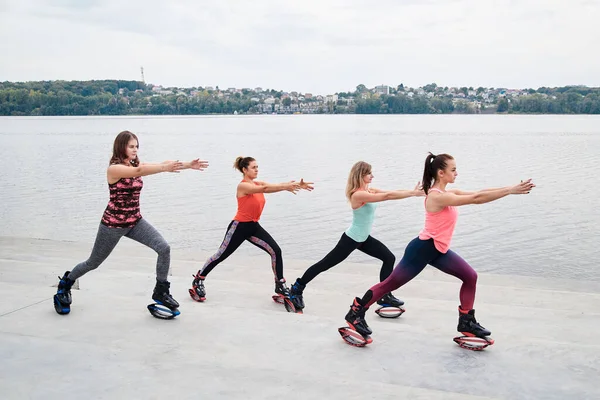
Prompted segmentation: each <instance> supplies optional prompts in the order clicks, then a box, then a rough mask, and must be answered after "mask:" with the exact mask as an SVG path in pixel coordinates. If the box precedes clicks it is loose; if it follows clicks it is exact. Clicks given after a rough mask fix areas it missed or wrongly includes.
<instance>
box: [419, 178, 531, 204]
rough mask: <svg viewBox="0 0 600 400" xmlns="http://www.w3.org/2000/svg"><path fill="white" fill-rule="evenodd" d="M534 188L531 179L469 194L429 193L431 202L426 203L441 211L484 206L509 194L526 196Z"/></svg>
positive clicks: (450, 192)
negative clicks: (476, 205)
mask: <svg viewBox="0 0 600 400" xmlns="http://www.w3.org/2000/svg"><path fill="white" fill-rule="evenodd" d="M534 187H535V184H534V183H533V182H532V181H531V179H528V180H526V181H524V182H523V181H522V182H521V183H519V184H517V185H514V186H506V187H503V188H497V189H484V190H480V191H478V192H474V193H471V194H456V193H453V192H452V191H447V192H445V193H438V192H431V196H430V197H431V200H428V201H432V202H433V203H432V206H433V207H434V208H436V209H442V208H444V207H447V206H464V205H467V204H484V203H489V202H491V201H494V200H498V199H501V198H503V197H506V196H508V195H509V194H527V193H529V192H530V191H531V189H533V188H534ZM463 193H467V192H463Z"/></svg>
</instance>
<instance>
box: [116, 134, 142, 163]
mask: <svg viewBox="0 0 600 400" xmlns="http://www.w3.org/2000/svg"><path fill="white" fill-rule="evenodd" d="M131 139H135V140H136V141H137V142H138V148H139V145H140V141H139V140H138V138H137V136H135V134H134V133H131V132H129V131H123V132H121V133H119V134H118V135H117V137H116V138H115V143H114V144H113V155H112V157H111V159H110V165H112V164H123V163H125V160H126V159H127V145H128V144H129V141H130V140H131ZM130 163H131V165H132V166H134V167H137V166H138V165H140V159H139V158H138V156H137V155H136V156H135V159H134V160H131V161H130Z"/></svg>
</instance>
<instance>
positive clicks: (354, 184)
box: [346, 161, 371, 200]
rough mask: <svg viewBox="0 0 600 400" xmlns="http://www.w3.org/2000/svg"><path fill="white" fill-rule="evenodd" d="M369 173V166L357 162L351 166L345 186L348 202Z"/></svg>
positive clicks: (362, 162) (365, 163)
mask: <svg viewBox="0 0 600 400" xmlns="http://www.w3.org/2000/svg"><path fill="white" fill-rule="evenodd" d="M370 173H371V164H369V163H367V162H364V161H359V162H357V163H356V164H354V165H353V166H352V168H351V169H350V174H349V175H348V183H347V184H346V197H347V198H348V200H350V197H351V196H352V193H354V192H356V190H358V188H360V187H361V186H362V184H363V177H364V176H365V175H368V174H370Z"/></svg>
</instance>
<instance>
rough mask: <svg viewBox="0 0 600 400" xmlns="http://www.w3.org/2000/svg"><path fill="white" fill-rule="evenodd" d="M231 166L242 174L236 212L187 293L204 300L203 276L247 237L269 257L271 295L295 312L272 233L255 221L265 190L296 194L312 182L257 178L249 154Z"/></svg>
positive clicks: (310, 188)
mask: <svg viewBox="0 0 600 400" xmlns="http://www.w3.org/2000/svg"><path fill="white" fill-rule="evenodd" d="M233 167H234V168H236V169H237V170H238V171H240V172H241V173H242V174H243V178H242V181H241V182H240V183H239V184H238V186H237V196H236V197H237V203H238V208H237V213H236V215H235V217H234V218H233V221H231V222H230V223H229V226H228V227H227V231H226V233H225V238H224V239H223V242H222V243H221V246H220V247H219V249H218V250H217V252H216V253H215V254H214V255H213V256H211V257H210V258H209V259H208V260H206V262H205V263H204V266H203V267H202V269H200V270H199V271H198V273H197V274H196V275H195V276H194V280H193V281H192V288H191V289H190V290H189V292H190V296H191V297H192V299H194V300H196V301H199V302H203V301H204V300H206V289H205V287H204V279H205V278H206V275H208V274H209V272H210V271H212V270H213V268H215V267H216V266H217V265H219V264H220V263H221V262H223V261H225V259H227V257H229V256H230V255H231V254H233V252H234V251H235V250H236V249H237V248H238V247H240V245H241V244H242V243H243V242H244V241H246V240H247V241H248V242H250V243H252V244H253V245H255V246H256V247H258V248H260V249H262V250H264V251H265V252H267V253H269V255H270V256H271V267H272V269H273V275H274V276H275V296H273V299H274V300H276V301H278V302H280V303H284V304H286V309H288V311H296V310H295V309H294V307H293V304H292V303H291V301H290V300H289V290H288V288H287V286H286V284H285V278H284V277H283V258H282V256H281V249H280V248H279V246H278V245H277V242H275V240H274V239H273V238H272V237H271V235H269V233H268V232H267V231H266V230H265V229H264V228H263V227H262V226H260V224H259V222H258V221H259V220H260V216H261V214H262V210H263V208H264V206H265V196H264V193H276V192H283V191H288V192H292V193H294V194H295V193H296V192H298V190H308V191H311V190H313V186H312V184H313V183H312V182H304V180H302V179H301V180H300V182H296V181H290V182H284V183H275V184H273V183H267V182H262V181H257V180H256V178H257V177H258V163H257V162H256V160H255V159H254V158H252V157H238V158H237V159H236V160H235V162H234V164H233Z"/></svg>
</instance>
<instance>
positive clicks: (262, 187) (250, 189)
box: [237, 181, 300, 197]
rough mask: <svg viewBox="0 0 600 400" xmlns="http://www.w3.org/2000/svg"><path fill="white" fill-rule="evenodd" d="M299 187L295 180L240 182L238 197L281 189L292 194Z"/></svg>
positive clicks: (280, 190)
mask: <svg viewBox="0 0 600 400" xmlns="http://www.w3.org/2000/svg"><path fill="white" fill-rule="evenodd" d="M299 189H300V185H299V184H298V183H297V182H294V181H290V182H283V183H267V182H262V181H254V183H250V182H240V183H239V185H238V190H237V192H238V197H242V196H246V195H249V194H253V193H277V192H283V191H289V192H292V193H294V194H296V192H297V191H298V190H299Z"/></svg>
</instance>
